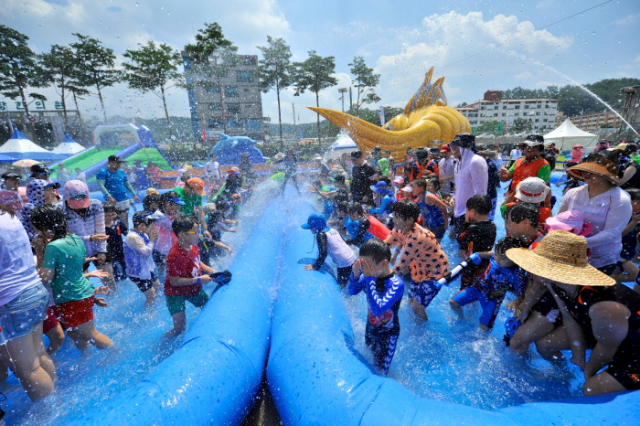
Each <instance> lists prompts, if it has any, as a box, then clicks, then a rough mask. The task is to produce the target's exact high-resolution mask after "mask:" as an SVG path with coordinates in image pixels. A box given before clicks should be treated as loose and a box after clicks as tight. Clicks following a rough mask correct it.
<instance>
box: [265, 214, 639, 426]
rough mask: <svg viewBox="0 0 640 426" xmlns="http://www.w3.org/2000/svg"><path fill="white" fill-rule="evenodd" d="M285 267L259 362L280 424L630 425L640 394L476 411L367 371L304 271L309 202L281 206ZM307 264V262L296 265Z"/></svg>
mask: <svg viewBox="0 0 640 426" xmlns="http://www.w3.org/2000/svg"><path fill="white" fill-rule="evenodd" d="M289 211H290V212H289V219H288V221H287V222H288V227H287V229H286V237H285V238H286V249H285V253H284V260H285V264H286V265H289V266H288V270H287V274H286V276H285V277H284V278H283V281H282V283H281V285H280V289H279V292H278V299H277V301H276V304H275V307H274V316H273V324H272V331H271V349H270V355H269V363H268V366H267V379H268V383H269V389H270V391H271V393H272V395H273V397H274V400H275V403H276V406H277V408H278V412H279V413H280V417H281V419H282V420H283V422H284V424H285V425H288V426H290V425H383V426H391V425H461V424H465V425H478V426H481V425H482V426H485V425H492V426H494V425H522V426H525V425H526V426H532V425H552V424H555V425H575V426H586V425H589V426H596V425H598V426H599V425H606V424H616V425H623V424H626V425H637V424H638V415H639V414H640V409H639V408H638V407H640V392H626V393H620V394H611V395H603V396H597V397H588V398H587V397H583V398H574V399H567V400H562V401H555V402H540V403H528V404H523V405H520V406H515V407H509V408H504V409H500V410H494V411H489V410H482V409H478V408H473V407H468V406H464V405H459V404H455V403H450V402H442V401H436V400H432V399H424V398H419V397H417V396H416V395H414V394H413V393H411V392H410V391H409V390H407V389H406V388H405V387H403V386H402V385H400V384H399V383H398V382H396V381H395V380H393V379H390V378H385V377H381V376H377V375H375V374H374V373H372V371H371V369H370V368H369V367H368V365H367V364H366V362H365V361H363V360H362V357H361V355H360V354H359V352H358V351H357V350H356V349H355V348H354V337H353V331H352V329H351V325H350V321H349V317H348V314H347V311H346V308H345V305H344V302H343V300H342V296H341V294H340V292H339V290H338V287H337V285H336V282H335V280H334V278H333V277H332V276H330V275H329V274H325V275H320V274H318V273H310V272H309V271H305V270H304V269H303V268H302V267H301V265H300V263H301V262H300V258H301V257H303V256H304V254H305V253H307V252H308V250H309V240H310V236H309V231H305V230H302V229H300V224H301V223H304V222H305V221H306V218H307V216H308V215H309V214H310V213H311V212H312V207H311V205H310V204H308V205H306V206H304V205H301V206H296V208H291V209H289ZM304 263H308V262H304Z"/></svg>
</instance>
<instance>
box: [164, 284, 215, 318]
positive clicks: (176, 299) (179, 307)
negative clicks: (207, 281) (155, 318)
mask: <svg viewBox="0 0 640 426" xmlns="http://www.w3.org/2000/svg"><path fill="white" fill-rule="evenodd" d="M165 299H166V303H167V308H168V309H169V314H171V315H175V314H177V313H180V312H184V310H185V309H186V308H187V306H186V303H185V302H187V301H188V302H189V303H191V304H192V305H193V306H195V307H196V308H202V307H203V306H204V305H205V304H206V303H207V301H208V300H209V295H208V294H207V292H206V291H204V290H200V293H198V294H196V295H195V296H166V297H165Z"/></svg>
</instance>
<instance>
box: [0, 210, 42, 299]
mask: <svg viewBox="0 0 640 426" xmlns="http://www.w3.org/2000/svg"><path fill="white" fill-rule="evenodd" d="M40 283H41V281H40V276H39V275H38V272H37V270H36V262H35V260H34V258H33V253H32V252H31V243H30V242H29V237H28V236H27V231H25V230H24V227H23V226H22V223H21V222H20V221H19V220H18V218H17V217H16V216H14V217H11V215H10V214H9V213H4V214H0V306H3V305H6V304H7V303H9V302H11V301H12V300H13V299H15V298H16V297H18V296H19V295H20V294H21V293H22V292H23V291H25V290H27V289H29V288H31V287H33V286H36V285H38V284H40Z"/></svg>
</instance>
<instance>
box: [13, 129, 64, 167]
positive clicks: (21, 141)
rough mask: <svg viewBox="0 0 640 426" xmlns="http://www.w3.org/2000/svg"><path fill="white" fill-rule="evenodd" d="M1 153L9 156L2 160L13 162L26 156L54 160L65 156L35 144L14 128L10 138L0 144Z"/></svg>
mask: <svg viewBox="0 0 640 426" xmlns="http://www.w3.org/2000/svg"><path fill="white" fill-rule="evenodd" d="M0 154H2V155H3V156H5V157H8V159H6V160H4V159H0V161H7V162H11V163H13V162H14V161H17V160H23V159H25V158H29V159H32V160H38V161H53V160H56V159H59V158H61V157H63V156H61V155H59V154H55V153H53V152H51V151H47V150H46V149H44V148H42V147H39V146H38V145H36V144H34V143H33V142H31V141H30V140H29V139H27V138H26V136H25V135H23V134H22V133H20V131H19V130H18V129H14V130H13V134H12V135H11V137H10V138H9V140H8V141H7V142H5V144H4V145H2V146H0ZM3 158H4V157H3Z"/></svg>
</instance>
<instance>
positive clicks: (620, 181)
mask: <svg viewBox="0 0 640 426" xmlns="http://www.w3.org/2000/svg"><path fill="white" fill-rule="evenodd" d="M434 145H438V146H439V147H438V148H428V147H422V148H419V149H417V150H415V151H414V150H410V149H408V150H407V153H406V157H405V158H404V159H402V161H403V163H404V165H403V166H401V167H397V168H396V167H395V166H394V167H391V168H388V164H389V163H391V164H394V161H393V159H390V158H389V155H388V153H383V152H382V151H381V150H380V149H374V150H373V151H372V152H371V153H369V155H368V156H365V154H364V153H362V152H361V151H356V152H352V153H351V155H350V157H349V158H345V157H344V156H343V157H342V158H341V159H340V160H339V161H329V162H327V164H325V165H324V166H323V168H322V169H321V176H320V179H319V180H317V181H315V182H313V185H312V186H311V188H310V191H311V192H313V193H315V194H318V195H319V196H320V200H321V201H322V204H323V212H322V213H314V214H312V215H311V216H310V217H309V218H308V221H307V223H305V224H303V225H302V226H303V228H305V229H309V230H311V231H312V232H313V233H314V234H315V236H316V242H317V245H318V249H319V250H318V251H319V256H318V258H317V259H316V261H315V262H314V263H313V264H310V265H306V266H305V268H306V269H309V270H317V269H320V268H321V267H322V266H323V264H324V263H325V259H326V258H327V257H330V258H331V259H332V261H333V263H334V264H335V266H336V267H337V281H338V284H339V285H340V286H342V287H343V288H346V290H347V292H348V294H350V295H356V294H358V293H360V292H362V291H364V292H365V294H366V297H367V301H368V316H367V322H366V331H365V341H366V344H367V346H369V347H370V348H371V350H372V352H373V358H374V363H375V366H376V368H377V369H378V370H379V371H380V372H381V373H382V374H387V372H388V370H389V366H390V364H391V361H392V359H393V356H394V352H395V349H396V346H397V341H398V336H399V333H400V322H399V320H398V309H399V307H400V304H401V302H402V294H403V292H404V288H405V287H407V289H408V291H407V293H408V298H407V302H408V304H409V306H410V308H411V310H412V311H413V313H414V314H415V316H416V320H417V321H425V320H427V319H428V315H427V308H428V307H429V305H430V303H431V302H432V301H433V300H434V299H435V297H437V295H438V294H439V291H440V289H441V288H442V286H443V285H454V284H451V283H453V282H454V280H455V279H456V278H458V277H459V278H460V287H459V292H457V293H456V294H455V295H454V296H453V297H452V298H451V299H450V300H449V304H450V306H451V309H452V310H453V311H454V312H456V313H457V314H458V315H459V316H460V318H462V317H464V309H465V308H464V306H466V305H468V304H470V303H473V302H479V304H480V307H481V310H482V313H481V315H480V318H479V326H480V328H482V329H483V330H491V329H492V328H493V326H494V323H495V320H496V318H497V316H498V313H499V312H500V309H505V310H506V311H507V312H508V313H509V315H508V320H507V322H506V323H505V330H506V335H505V342H506V344H507V346H509V347H510V349H511V350H512V351H513V352H514V353H515V354H524V353H525V352H527V351H528V350H530V345H531V343H535V347H536V349H537V351H538V352H539V353H540V354H541V355H542V356H543V357H548V358H559V357H562V353H561V351H563V350H566V349H571V353H572V356H571V359H570V361H571V362H572V363H574V364H576V365H578V366H579V367H580V368H581V369H582V371H583V372H584V380H585V383H584V388H583V391H584V393H585V395H595V394H602V393H610V392H617V391H623V390H632V389H640V275H639V274H638V267H637V266H636V264H635V261H636V256H637V254H638V252H637V250H636V248H637V245H638V223H639V222H640V187H633V186H631V185H633V183H632V184H630V185H626V186H625V185H624V184H628V183H629V182H635V180H634V179H633V177H634V176H635V175H636V173H635V172H636V171H637V167H638V166H637V164H638V161H640V156H636V155H635V152H636V151H637V146H636V145H635V144H631V143H629V144H626V143H624V144H620V145H618V146H616V147H615V148H609V147H608V145H605V144H599V146H598V149H597V150H596V151H595V152H594V153H591V154H589V155H586V156H585V155H584V151H582V147H580V146H577V147H575V149H574V151H580V153H581V155H580V156H579V157H578V155H577V154H576V155H572V161H571V162H569V161H567V164H566V165H565V168H564V175H563V177H561V178H560V180H559V181H558V182H557V185H565V191H564V196H563V197H562V199H561V200H557V199H556V197H555V196H553V194H552V191H551V188H550V177H551V172H552V171H553V170H554V169H555V167H556V157H557V156H558V154H559V150H558V149H557V148H555V146H554V145H553V144H547V145H546V146H545V142H544V138H543V137H542V136H541V135H535V134H533V135H529V136H527V137H526V138H525V140H524V141H523V142H521V143H519V144H517V146H516V147H515V148H514V150H513V151H511V155H510V158H509V160H510V161H509V162H508V163H507V164H504V162H503V160H502V159H501V155H500V154H499V153H498V152H494V151H489V150H480V149H479V147H477V146H476V143H475V137H474V136H473V135H472V134H459V135H457V136H456V137H455V139H454V140H453V141H452V142H451V143H450V144H448V145H447V144H443V143H442V142H441V141H435V143H434ZM385 154H386V155H385ZM576 160H577V161H576ZM380 161H382V163H383V164H382V166H381V165H380ZM396 169H397V173H396ZM349 179H350V186H348V185H347V184H346V182H348V181H349ZM501 182H502V183H504V184H505V185H506V187H505V194H504V202H503V203H502V205H500V206H498V195H499V191H502V186H501ZM558 201H559V207H558V208H557V212H556V215H555V216H553V215H552V210H553V208H554V206H555V205H556V204H557V203H558ZM496 214H501V215H502V217H503V218H504V220H505V228H506V229H505V230H504V231H505V232H506V237H504V238H501V239H500V240H499V241H497V242H496V238H497V235H498V229H497V227H496V225H495V223H494V218H495V215H496ZM380 224H382V225H386V226H387V228H385V227H384V226H382V227H380V226H379V225H380ZM447 229H448V230H449V236H450V238H451V239H452V240H453V241H455V242H457V246H458V249H459V253H457V254H458V255H459V256H460V258H462V259H465V261H463V262H462V263H461V264H460V265H459V266H457V267H455V268H452V265H450V263H449V258H450V257H451V256H452V255H455V253H449V255H447V253H445V252H444V250H443V249H442V247H441V246H440V242H441V240H442V238H443V237H444V235H445V233H446V230H447ZM355 248H357V249H358V250H354V249H355ZM356 251H357V252H358V253H359V254H358V255H355V253H356ZM622 282H635V284H634V287H633V289H631V288H629V287H627V286H626V285H624V284H622ZM455 285H457V284H455ZM634 290H635V291H634ZM505 300H507V301H508V303H505V305H504V308H502V304H503V302H504V301H505ZM587 350H590V352H588V351H587ZM588 354H590V356H588Z"/></svg>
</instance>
